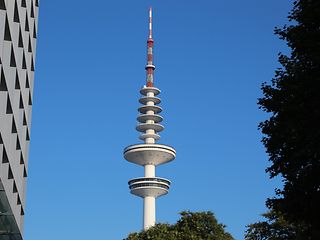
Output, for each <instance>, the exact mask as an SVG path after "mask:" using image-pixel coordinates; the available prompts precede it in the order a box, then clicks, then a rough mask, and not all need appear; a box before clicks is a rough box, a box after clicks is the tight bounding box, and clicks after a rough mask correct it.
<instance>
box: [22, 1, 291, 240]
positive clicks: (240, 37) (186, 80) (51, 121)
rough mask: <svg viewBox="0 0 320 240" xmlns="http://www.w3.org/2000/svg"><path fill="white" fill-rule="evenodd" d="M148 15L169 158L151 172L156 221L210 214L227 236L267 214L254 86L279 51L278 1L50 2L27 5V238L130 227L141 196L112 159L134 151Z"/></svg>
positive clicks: (117, 234) (269, 71) (133, 169)
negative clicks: (33, 58) (32, 17)
mask: <svg viewBox="0 0 320 240" xmlns="http://www.w3.org/2000/svg"><path fill="white" fill-rule="evenodd" d="M150 6H153V9H154V39H155V50H154V53H155V65H156V67H157V69H156V71H155V85H156V86H157V87H159V88H160V89H161V90H162V93H161V95H160V97H161V98H162V104H161V106H162V107H163V109H164V111H163V116H164V119H165V121H164V123H163V124H164V126H165V127H166V129H165V131H164V132H163V133H162V134H161V135H162V139H161V143H164V144H169V145H172V146H174V147H175V148H176V150H177V158H176V160H175V161H174V162H171V163H170V164H166V165H164V166H160V167H158V168H157V175H158V176H160V177H165V178H168V179H170V180H172V187H171V190H170V193H169V194H168V195H166V196H164V197H161V198H159V199H158V200H157V221H158V222H168V223H174V222H176V221H177V220H178V218H179V215H178V213H179V212H180V211H183V210H191V211H203V210H205V211H206V210H210V211H213V212H214V213H215V214H216V216H217V218H218V220H219V221H220V222H222V223H224V224H226V225H227V230H228V231H229V232H230V233H231V234H232V235H233V236H234V237H235V238H236V239H243V235H244V231H245V225H247V224H249V223H252V222H254V221H257V220H258V219H261V218H260V216H259V215H260V214H261V213H263V212H265V211H266V208H265V205H264V202H265V200H266V198H267V197H272V196H273V194H274V188H276V187H279V186H280V181H279V180H275V181H271V180H269V179H268V175H267V174H265V171H264V169H265V168H266V166H268V161H267V156H266V154H265V150H264V148H263V146H262V144H261V143H260V139H261V137H262V136H261V133H260V132H259V131H258V129H257V126H258V123H259V122H260V121H262V120H264V119H265V118H266V117H267V115H266V114H264V113H263V112H262V111H261V110H259V109H258V106H257V104H256V103H257V98H258V97H260V96H261V95H262V94H261V90H260V86H261V83H262V82H263V81H269V80H270V79H271V78H272V77H273V75H274V71H275V69H276V68H277V67H279V64H278V62H277V54H278V52H280V51H287V49H286V45H285V43H284V42H283V41H281V40H279V39H278V38H277V37H276V36H275V35H273V29H274V27H275V26H281V25H283V24H285V23H286V22H287V19H286V16H287V15H288V12H289V10H290V8H291V1H285V0H269V1H257V0H242V1H239V0H224V1H215V0H199V1H195V0H193V1H191V0H183V1H182V0H175V1H172V0H171V1H169V0H161V1H160V0H158V1H156V0H135V1H133V0H119V1H106V0H92V1H87V0H86V1H85V0H67V1H66V0H54V1H46V0H42V1H41V2H40V18H39V34H38V43H37V62H36V78H35V92H34V102H33V103H34V104H33V120H32V121H33V122H32V131H31V152H30V159H29V176H28V186H27V187H28V188H27V209H26V211H25V212H26V217H25V239H26V240H44V239H45V240H57V239H59V240H70V239H76V240H88V239H106V240H117V239H122V238H124V237H126V236H127V235H128V233H130V232H133V231H138V230H140V229H141V227H142V200H141V199H139V198H138V197H135V196H133V195H131V194H130V193H129V190H128V186H127V181H128V180H129V179H131V178H136V177H139V176H142V175H143V168H142V167H140V166H137V165H133V164H131V163H129V162H126V161H125V160H124V159H123V155H122V153H123V148H124V147H126V146H127V145H130V144H134V143H138V142H139V140H138V136H139V134H138V132H136V131H135V125H136V116H137V114H138V112H137V107H138V106H139V103H138V98H139V89H140V87H141V86H142V85H143V84H144V83H145V70H144V66H145V64H146V40H147V35H148V29H147V28H148V8H149V7H150Z"/></svg>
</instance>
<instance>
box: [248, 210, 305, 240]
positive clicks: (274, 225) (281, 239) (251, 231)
mask: <svg viewBox="0 0 320 240" xmlns="http://www.w3.org/2000/svg"><path fill="white" fill-rule="evenodd" d="M262 216H263V217H264V218H265V219H266V221H262V222H257V223H254V224H250V225H248V226H247V231H246V236H245V240H294V239H301V240H304V239H305V238H304V237H303V235H304V234H303V231H304V228H303V226H295V225H293V224H292V223H289V222H287V221H286V220H285V219H284V218H283V216H282V215H281V213H279V212H275V211H270V212H268V213H265V214H262Z"/></svg>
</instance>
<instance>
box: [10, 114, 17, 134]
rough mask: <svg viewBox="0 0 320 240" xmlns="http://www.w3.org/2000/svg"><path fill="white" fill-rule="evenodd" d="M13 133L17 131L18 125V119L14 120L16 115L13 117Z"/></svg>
mask: <svg viewBox="0 0 320 240" xmlns="http://www.w3.org/2000/svg"><path fill="white" fill-rule="evenodd" d="M11 133H17V126H16V121H15V120H14V117H13V118H12V129H11Z"/></svg>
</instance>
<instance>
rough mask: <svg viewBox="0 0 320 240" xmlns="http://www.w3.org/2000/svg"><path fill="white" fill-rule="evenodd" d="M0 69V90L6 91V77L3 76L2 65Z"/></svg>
mask: <svg viewBox="0 0 320 240" xmlns="http://www.w3.org/2000/svg"><path fill="white" fill-rule="evenodd" d="M0 71H1V75H0V91H8V88H7V83H6V78H5V76H4V73H3V69H2V67H1V69H0Z"/></svg>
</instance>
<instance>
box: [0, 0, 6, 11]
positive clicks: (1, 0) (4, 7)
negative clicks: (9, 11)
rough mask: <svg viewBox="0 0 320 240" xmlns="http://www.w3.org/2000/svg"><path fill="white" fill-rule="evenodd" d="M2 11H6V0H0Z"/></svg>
mask: <svg viewBox="0 0 320 240" xmlns="http://www.w3.org/2000/svg"><path fill="white" fill-rule="evenodd" d="M0 9H1V10H6V4H5V2H4V0H0Z"/></svg>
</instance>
